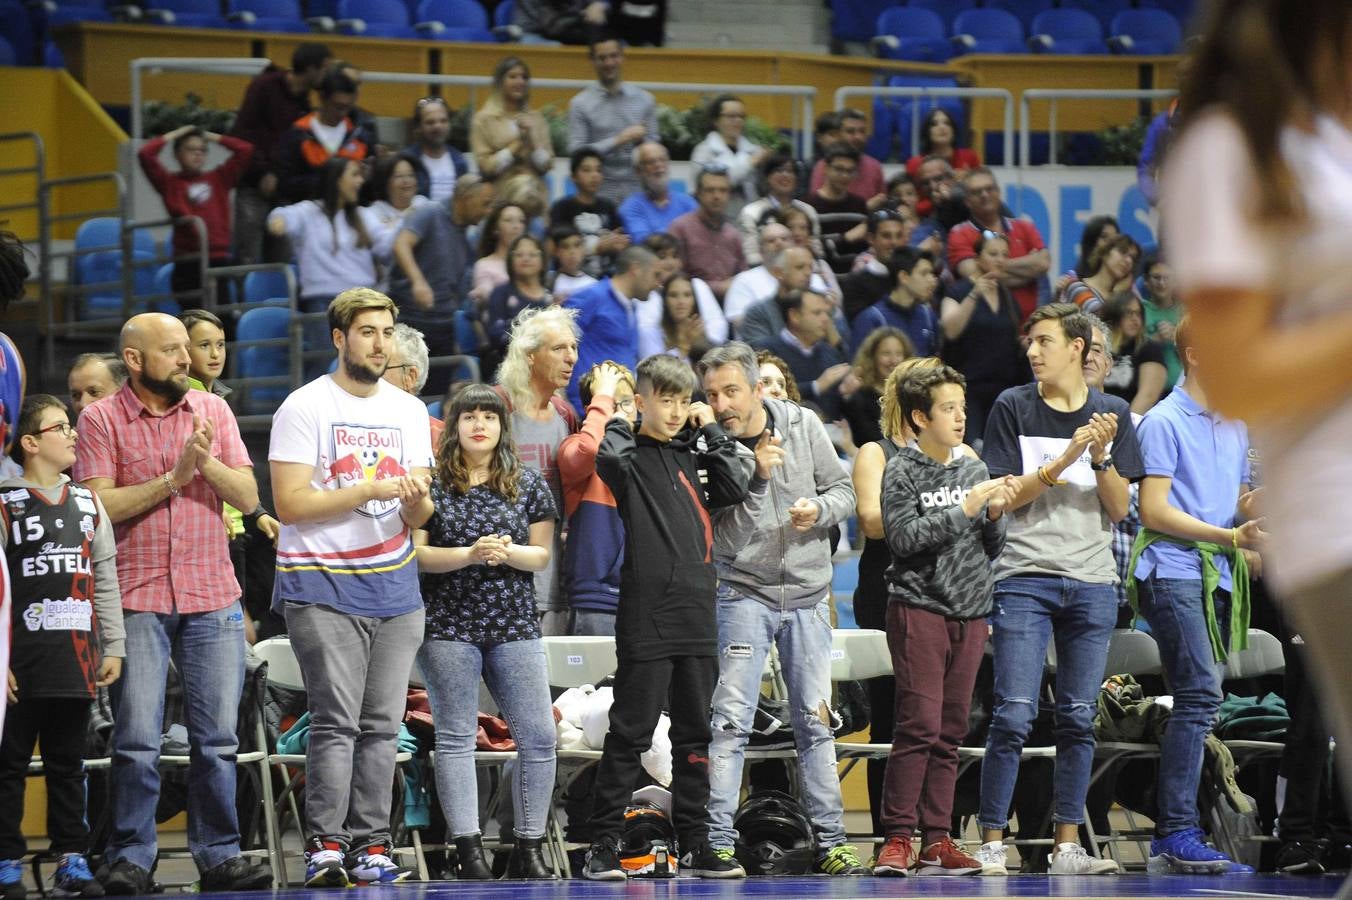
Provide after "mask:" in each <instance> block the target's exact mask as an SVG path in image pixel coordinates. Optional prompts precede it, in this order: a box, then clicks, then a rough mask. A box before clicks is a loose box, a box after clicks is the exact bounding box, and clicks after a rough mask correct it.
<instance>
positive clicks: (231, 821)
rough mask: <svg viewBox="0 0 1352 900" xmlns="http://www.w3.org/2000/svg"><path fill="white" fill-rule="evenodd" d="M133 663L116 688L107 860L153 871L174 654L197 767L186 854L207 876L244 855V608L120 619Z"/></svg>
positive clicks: (191, 781) (192, 774) (191, 782)
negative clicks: (239, 796)
mask: <svg viewBox="0 0 1352 900" xmlns="http://www.w3.org/2000/svg"><path fill="white" fill-rule="evenodd" d="M123 622H124V623H125V626H126V629H127V657H126V659H125V660H123V662H122V677H121V678H119V679H118V680H117V681H115V682H114V683H113V686H112V689H111V694H112V701H113V717H114V723H113V747H112V772H111V778H110V781H111V783H112V791H113V800H112V806H113V833H112V837H111V838H110V839H109V842H108V861H109V862H110V863H111V862H116V861H118V860H122V859H125V860H128V861H129V862H132V863H134V864H136V865H138V866H140V867H141V868H143V869H145V870H146V871H150V870H151V869H152V868H154V865H155V857H156V855H157V853H158V848H157V845H156V840H155V807H156V805H157V804H158V803H159V799H160V770H159V759H160V736H161V735H162V734H163V733H164V690H165V682H166V679H167V678H168V675H169V659H170V656H172V657H173V660H174V663H175V665H177V666H178V672H179V676H180V678H181V680H182V682H183V702H184V713H185V717H186V718H187V722H186V723H184V724H186V725H187V728H188V744H189V746H190V748H191V750H190V757H191V761H190V764H189V766H188V849H189V850H190V851H191V852H192V857H193V861H194V862H196V863H197V868H198V869H199V870H201V871H203V872H205V871H206V870H208V869H211V868H213V867H215V866H218V865H220V864H221V863H223V862H225V861H226V860H228V859H231V858H233V857H236V856H238V855H239V820H238V818H237V817H236V814H235V751H236V750H237V749H238V748H239V741H238V738H237V737H236V734H235V732H236V726H237V724H238V721H239V698H240V692H241V691H242V690H243V688H244V614H243V613H242V612H241V611H240V606H239V603H238V602H235V603H231V604H230V605H229V606H227V607H225V608H224V609H218V610H215V611H213V612H207V613H191V614H180V613H170V614H168V615H161V614H159V613H151V612H133V611H131V610H127V611H126V612H125V613H124V614H123Z"/></svg>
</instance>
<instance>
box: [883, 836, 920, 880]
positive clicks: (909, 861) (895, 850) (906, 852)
mask: <svg viewBox="0 0 1352 900" xmlns="http://www.w3.org/2000/svg"><path fill="white" fill-rule="evenodd" d="M914 865H915V850H914V849H912V847H911V838H910V836H909V835H908V836H903V835H899V834H894V835H892V836H891V837H889V838H888V839H887V840H886V841H885V842H884V843H883V849H882V850H880V851H879V852H878V858H877V859H875V860H874V861H873V874H874V875H882V876H885V877H892V878H895V877H896V876H899V875H910V874H911V867H912V866H914Z"/></svg>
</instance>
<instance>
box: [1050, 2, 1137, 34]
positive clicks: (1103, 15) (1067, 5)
mask: <svg viewBox="0 0 1352 900" xmlns="http://www.w3.org/2000/svg"><path fill="white" fill-rule="evenodd" d="M1060 6H1061V8H1062V9H1082V10H1084V11H1085V12H1087V13H1092V14H1093V16H1094V18H1096V19H1098V20H1099V24H1100V25H1102V26H1103V30H1104V32H1105V33H1106V32H1107V31H1108V29H1109V27H1110V26H1111V24H1112V21H1113V19H1115V18H1117V14H1118V13H1120V12H1122V11H1123V10H1126V9H1135V8H1136V4H1135V3H1134V2H1132V0H1061V3H1060Z"/></svg>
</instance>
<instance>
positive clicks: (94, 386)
mask: <svg viewBox="0 0 1352 900" xmlns="http://www.w3.org/2000/svg"><path fill="white" fill-rule="evenodd" d="M126 383H127V364H126V363H124V362H123V361H122V357H120V356H119V355H118V354H116V353H81V354H80V355H79V356H77V357H75V362H73V363H72V364H71V367H70V372H69V374H67V375H66V387H67V388H69V389H70V411H71V413H72V414H73V415H75V416H78V415H80V413H82V412H84V409H85V407H86V406H88V405H89V404H91V403H93V402H94V401H95V400H102V399H103V398H104V397H108V396H111V395H112V394H115V393H117V389H118V388H120V387H122V385H124V384H126Z"/></svg>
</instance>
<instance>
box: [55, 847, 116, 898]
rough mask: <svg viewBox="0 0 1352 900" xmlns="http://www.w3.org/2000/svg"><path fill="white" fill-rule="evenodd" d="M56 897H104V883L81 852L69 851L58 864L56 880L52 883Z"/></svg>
mask: <svg viewBox="0 0 1352 900" xmlns="http://www.w3.org/2000/svg"><path fill="white" fill-rule="evenodd" d="M52 895H53V896H56V897H102V896H103V885H101V884H99V883H98V881H96V880H95V879H94V873H92V872H90V871H89V861H88V860H86V859H85V858H84V856H83V855H82V854H79V853H67V854H65V855H63V856H62V857H61V862H60V863H58V864H57V866H56V880H55V884H53V885H52Z"/></svg>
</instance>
